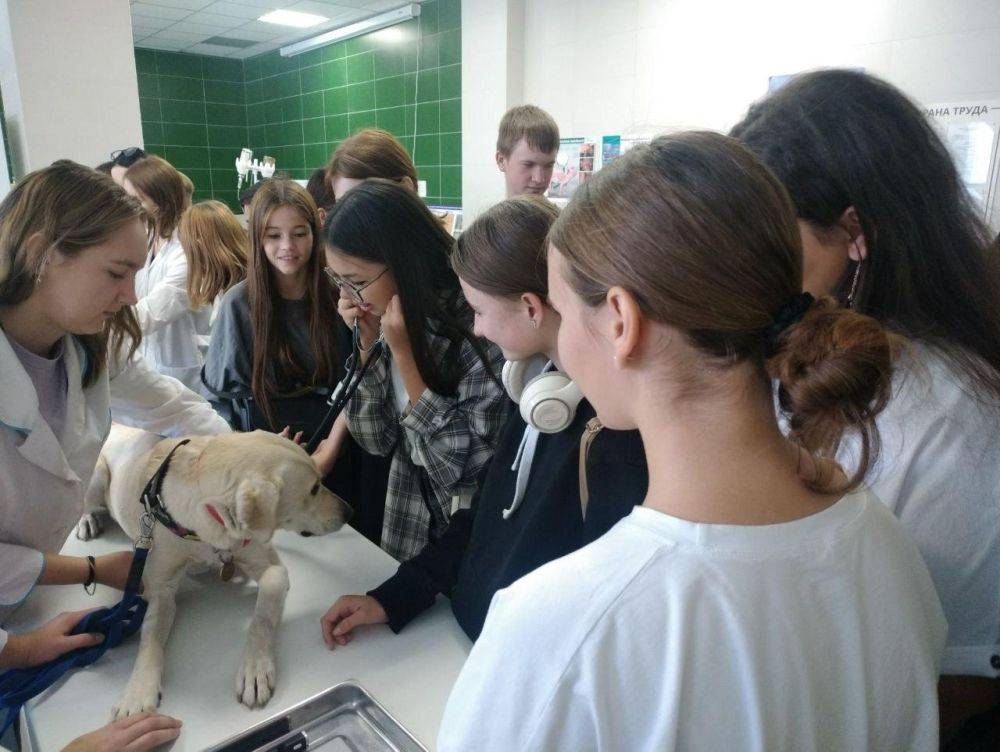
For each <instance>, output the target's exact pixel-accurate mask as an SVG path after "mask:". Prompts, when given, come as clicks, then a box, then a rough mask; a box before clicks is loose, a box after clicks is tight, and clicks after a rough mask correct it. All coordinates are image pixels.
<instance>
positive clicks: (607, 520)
mask: <svg viewBox="0 0 1000 752" xmlns="http://www.w3.org/2000/svg"><path fill="white" fill-rule="evenodd" d="M556 216H557V210H556V208H555V206H553V205H552V204H550V203H549V202H548V201H546V200H545V199H541V198H538V197H528V196H522V197H519V198H512V199H507V200H506V201H503V202H501V203H499V204H497V205H496V206H493V207H492V208H490V209H489V210H487V211H485V212H484V213H483V214H480V215H479V216H478V217H477V218H476V221H475V222H473V223H472V224H471V225H470V226H469V227H468V228H467V229H466V230H465V231H464V232H463V233H462V235H461V237H460V238H459V239H458V243H457V247H456V249H455V252H454V253H453V254H452V267H453V268H454V269H455V272H456V273H457V274H458V276H459V281H460V283H461V285H462V291H463V293H464V294H465V298H466V300H467V301H468V302H469V305H470V306H471V307H472V309H473V311H474V314H475V328H474V332H475V333H476V334H478V335H480V336H483V337H486V338H487V339H489V340H490V341H491V342H494V343H495V344H496V345H497V346H498V347H500V348H501V350H502V351H503V354H504V357H505V358H506V359H507V363H508V365H506V366H505V369H504V372H505V374H506V377H505V378H504V387H505V389H506V390H507V394H508V396H509V397H510V399H509V400H505V404H506V407H507V410H506V419H505V421H504V425H503V428H502V429H501V431H500V435H499V437H498V439H497V445H496V452H495V454H494V455H493V459H492V460H491V461H490V463H489V465H488V466H487V467H486V468H484V470H483V472H482V473H481V475H480V479H479V483H478V488H477V489H476V494H475V496H474V497H473V499H472V505H471V507H470V508H469V509H460V510H457V511H455V513H454V514H452V516H451V521H450V522H449V523H448V528H447V530H446V531H445V533H444V534H443V535H442V536H441V537H440V538H439V539H438V540H436V541H431V542H428V543H427V545H425V546H424V548H423V550H421V552H420V553H419V554H417V555H416V556H414V557H413V558H412V559H410V560H409V561H405V562H403V563H402V564H400V566H399V570H398V571H397V572H396V574H395V575H394V576H393V577H391V578H390V579H388V580H386V581H385V582H383V583H382V584H381V585H379V586H378V587H376V588H375V589H374V590H372V591H370V592H369V593H368V595H344V596H341V597H340V598H338V599H337V601H336V603H334V604H333V606H331V607H330V609H329V610H328V611H327V613H326V614H325V615H324V617H323V619H322V629H323V638H324V641H325V642H326V644H327V645H328V646H330V647H334V646H336V645H344V644H346V643H347V642H349V641H350V640H351V638H352V633H353V632H354V630H355V629H357V627H359V626H361V625H364V624H383V623H386V624H388V625H389V627H390V628H391V629H392V630H393V631H394V632H399V631H400V630H402V629H403V628H404V627H405V626H406V625H407V624H409V623H410V622H411V621H412V620H414V619H415V618H417V616H418V615H419V614H420V613H422V612H423V611H425V610H426V609H428V608H430V607H431V606H433V605H434V602H435V599H436V598H437V596H438V594H439V593H441V594H444V595H447V596H448V598H449V600H450V603H451V609H452V613H454V615H455V619H456V620H457V621H458V623H459V625H460V626H461V627H462V629H463V630H464V631H465V633H466V634H467V635H468V636H469V638H470V639H472V640H475V639H476V638H477V637H478V636H479V633H480V631H481V630H482V627H483V622H484V621H485V620H486V612H487V610H488V609H489V605H490V601H491V600H492V599H493V597H494V596H495V595H496V593H497V591H499V590H502V589H503V588H505V587H507V586H508V585H510V584H511V583H513V582H514V581H515V580H517V579H519V578H520V577H522V576H523V575H525V574H527V573H528V572H531V571H532V570H534V569H536V568H537V567H539V566H541V565H542V564H544V563H546V562H548V561H552V560H553V559H557V558H559V557H560V556H563V555H565V554H567V553H570V552H571V551H575V550H576V549H578V548H580V547H582V546H583V545H585V544H586V543H589V542H590V541H592V540H595V539H597V538H599V537H600V536H601V535H603V534H604V533H606V532H607V531H608V530H609V529H610V528H611V527H613V526H614V524H615V523H616V522H618V520H620V519H621V518H622V517H625V516H627V515H628V514H629V512H631V511H632V507H634V506H635V505H636V504H638V503H641V502H642V499H643V496H644V495H645V493H646V487H647V483H648V479H647V474H646V461H645V455H644V453H643V449H642V439H641V437H640V436H639V433H638V431H610V430H607V429H602V427H601V425H600V422H599V421H598V420H597V419H596V418H595V416H594V409H593V407H591V406H590V404H589V403H587V402H586V401H585V400H582V398H581V396H580V393H579V391H578V390H577V389H575V387H574V385H573V383H572V382H571V381H570V380H569V379H568V378H567V377H566V376H565V375H564V374H563V373H562V372H561V371H559V369H558V367H557V365H556V364H557V363H558V362H559V358H558V353H557V352H556V339H557V337H558V333H559V325H560V320H559V314H557V313H556V312H555V310H554V309H553V308H552V307H551V306H550V305H549V303H548V280H547V279H546V261H545V252H544V251H545V243H546V237H547V235H548V232H549V229H550V228H551V226H552V223H553V221H554V220H555V218H556ZM547 364H548V365H549V367H546V366H547ZM373 584H374V583H373Z"/></svg>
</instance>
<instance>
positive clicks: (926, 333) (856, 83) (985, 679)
mask: <svg viewBox="0 0 1000 752" xmlns="http://www.w3.org/2000/svg"><path fill="white" fill-rule="evenodd" d="M732 135H734V136H736V137H737V138H739V139H740V140H741V141H743V142H744V143H745V144H746V145H747V146H748V147H749V148H750V149H751V150H752V151H754V152H755V153H756V154H757V155H758V156H759V157H760V158H761V160H762V161H763V162H764V163H765V164H766V165H767V166H768V167H770V168H771V169H772V170H773V171H774V173H775V174H776V175H777V176H778V178H779V179H780V180H781V181H782V183H784V185H785V188H786V189H787V190H788V192H789V194H790V195H791V197H792V201H793V203H794V204H795V210H796V213H797V215H798V220H799V230H800V232H801V234H802V240H803V246H804V250H805V277H804V287H805V289H806V290H809V291H811V292H812V293H813V294H817V295H820V294H823V295H825V294H830V295H834V296H835V297H836V298H837V299H838V300H839V301H840V302H841V304H843V305H845V306H848V307H850V308H852V309H854V310H856V311H859V312H861V313H865V314H868V315H869V316H873V317H874V318H876V319H878V320H879V321H880V322H881V323H882V324H884V325H885V326H886V327H888V328H889V329H891V330H893V331H896V332H899V333H901V334H904V335H906V336H907V337H908V338H909V339H910V341H911V345H910V346H909V347H908V348H907V349H906V351H905V352H904V353H903V355H902V357H901V359H900V361H899V362H898V363H897V366H896V376H895V379H894V381H893V395H892V400H891V402H890V403H889V405H888V407H887V409H886V410H885V411H884V412H883V413H882V414H881V415H880V416H879V419H878V427H879V433H880V435H881V436H882V451H881V461H880V462H879V464H878V465H877V466H876V467H875V469H874V471H873V475H872V478H871V484H872V489H873V490H874V491H875V493H876V495H877V496H878V497H879V498H880V499H881V500H882V501H883V502H885V504H887V505H888V507H889V508H890V509H892V510H893V512H895V514H896V515H897V516H898V517H899V518H900V520H901V521H902V523H903V525H904V526H905V527H906V529H907V530H908V531H909V533H910V534H911V535H912V536H913V538H914V539H915V540H916V542H917V545H918V546H919V547H920V551H921V553H922V554H923V557H924V559H925V560H926V562H927V565H928V567H929V568H930V571H931V575H932V577H933V578H934V583H935V585H936V587H937V590H938V594H939V595H940V597H941V602H942V604H943V606H944V610H945V615H946V616H947V617H948V647H947V650H946V651H945V656H944V661H943V665H942V674H943V676H942V680H941V687H940V689H941V720H942V729H943V733H944V735H948V733H949V732H950V731H951V730H953V729H955V728H957V727H959V726H960V725H961V724H962V722H963V721H964V720H965V719H966V718H968V717H970V716H971V715H974V714H977V713H979V712H981V711H985V710H987V709H988V708H990V707H991V706H994V707H995V706H996V705H997V704H998V703H1000V678H998V677H1000V588H998V586H997V583H998V582H1000V254H997V253H996V252H995V251H990V250H988V247H989V245H990V238H991V234H990V232H989V231H988V229H987V227H986V226H985V224H984V223H983V221H982V219H981V209H980V207H978V206H977V205H976V204H975V202H974V200H973V199H972V197H971V196H970V195H969V193H968V192H967V191H966V189H965V187H964V186H963V185H962V181H961V179H960V177H959V174H958V171H957V170H956V168H955V165H954V163H953V162H952V160H951V157H950V155H949V154H948V150H947V149H946V148H945V145H944V143H943V142H942V141H941V139H940V138H939V137H938V135H937V133H935V131H934V129H933V127H932V126H931V124H930V122H928V120H927V118H925V117H924V115H923V113H922V112H921V111H920V109H919V108H918V107H917V106H916V105H915V104H914V103H912V102H911V101H910V100H909V99H907V98H906V96H905V95H903V93H902V92H900V91H899V90H898V89H896V88H895V87H893V86H891V85H890V84H888V83H886V82H884V81H880V80H879V79H877V78H875V77H874V76H870V75H867V74H864V73H858V72H854V71H844V70H828V71H819V72H816V73H810V74H807V75H803V76H800V77H798V78H796V79H795V80H793V81H792V82H790V83H789V84H788V85H787V86H785V87H784V88H783V89H781V90H780V91H779V92H777V93H776V94H774V95H772V96H770V97H768V98H766V99H764V100H762V101H761V102H758V103H757V104H755V105H754V106H753V107H751V108H750V111H749V112H748V113H747V115H746V117H745V118H744V119H743V121H742V122H741V123H739V124H738V125H737V126H736V127H735V128H734V129H733V131H732ZM858 453H859V447H858V445H857V442H855V441H851V440H848V441H846V442H844V445H843V446H842V448H841V453H840V456H841V458H842V459H844V460H845V461H847V462H850V461H851V460H852V458H854V457H857V456H858Z"/></svg>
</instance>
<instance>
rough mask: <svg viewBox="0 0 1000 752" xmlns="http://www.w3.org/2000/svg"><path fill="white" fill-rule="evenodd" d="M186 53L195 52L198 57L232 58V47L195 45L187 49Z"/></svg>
mask: <svg viewBox="0 0 1000 752" xmlns="http://www.w3.org/2000/svg"><path fill="white" fill-rule="evenodd" d="M187 52H197V53H198V54H199V55H213V56H214V57H233V48H232V47H223V46H222V45H218V44H196V45H193V46H192V47H189V48H188V49H187Z"/></svg>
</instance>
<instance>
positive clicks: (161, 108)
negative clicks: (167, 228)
mask: <svg viewBox="0 0 1000 752" xmlns="http://www.w3.org/2000/svg"><path fill="white" fill-rule="evenodd" d="M135 64H136V70H137V72H138V74H139V110H140V112H141V114H142V138H143V142H144V143H145V148H146V150H147V151H151V152H153V153H155V154H159V155H160V156H162V157H163V158H164V159H166V160H167V161H168V162H170V163H171V164H172V165H174V166H175V167H176V168H177V169H178V170H180V171H181V172H183V173H184V174H185V175H187V176H188V177H189V178H191V180H192V181H193V182H194V186H195V194H194V200H195V201H201V200H203V199H207V198H217V199H219V200H221V201H225V202H226V203H227V204H229V205H230V206H232V207H234V208H235V207H238V206H239V201H238V200H237V193H236V169H235V167H234V166H233V165H234V162H235V161H236V157H237V156H238V155H239V153H240V149H241V148H242V147H244V146H246V145H247V138H248V130H247V108H246V102H245V97H246V90H245V84H244V78H243V61H242V60H229V59H226V58H221V57H203V56H200V55H185V54H181V53H176V52H163V51H160V50H145V49H137V50H136V51H135Z"/></svg>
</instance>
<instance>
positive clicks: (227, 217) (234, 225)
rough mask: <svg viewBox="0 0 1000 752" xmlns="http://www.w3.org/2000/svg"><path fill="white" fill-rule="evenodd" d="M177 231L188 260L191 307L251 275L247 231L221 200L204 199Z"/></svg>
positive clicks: (209, 302)
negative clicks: (248, 268) (248, 269)
mask: <svg viewBox="0 0 1000 752" xmlns="http://www.w3.org/2000/svg"><path fill="white" fill-rule="evenodd" d="M177 234H178V236H179V238H180V241H181V247H182V248H183V249H184V253H185V254H186V255H187V259H188V277H187V294H188V301H189V305H190V306H191V310H192V311H195V310H198V309H199V308H201V307H202V306H206V305H211V304H212V302H213V301H214V300H215V299H216V298H217V297H218V296H219V295H221V294H222V293H224V292H225V291H226V290H228V289H229V288H230V287H232V286H233V285H235V284H236V283H237V282H239V281H240V280H242V279H243V278H244V277H246V275H247V234H246V231H245V230H244V229H243V227H242V226H241V225H240V222H239V220H238V219H236V216H235V215H234V214H233V213H232V211H230V209H229V207H228V206H226V205H225V204H224V203H222V202H221V201H202V202H201V203H198V204H195V205H194V206H192V207H191V208H190V209H188V210H187V211H186V212H184V215H183V216H182V217H181V222H180V225H179V226H178V228H177Z"/></svg>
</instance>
